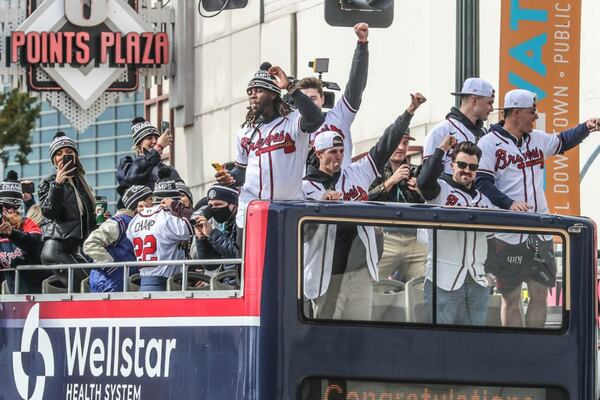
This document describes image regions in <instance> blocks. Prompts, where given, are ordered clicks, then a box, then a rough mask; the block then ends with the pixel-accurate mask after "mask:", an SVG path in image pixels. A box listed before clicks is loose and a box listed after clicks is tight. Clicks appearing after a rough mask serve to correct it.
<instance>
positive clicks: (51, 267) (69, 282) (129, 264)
mask: <svg viewBox="0 0 600 400" xmlns="http://www.w3.org/2000/svg"><path fill="white" fill-rule="evenodd" d="M180 264H181V267H182V268H181V283H182V284H181V288H182V291H185V288H186V282H187V275H188V270H187V267H188V266H190V265H222V264H240V265H241V264H242V259H241V258H221V259H210V260H162V261H125V262H106V263H87V264H52V265H19V266H17V267H16V268H10V269H4V270H2V271H4V272H9V271H14V272H15V294H19V273H20V271H44V270H56V269H66V270H67V293H69V294H70V293H73V270H74V269H92V268H101V269H105V268H123V292H127V281H128V279H129V269H130V268H135V267H138V268H143V267H158V266H161V265H180Z"/></svg>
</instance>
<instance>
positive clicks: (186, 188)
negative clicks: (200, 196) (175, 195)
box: [175, 179, 194, 204]
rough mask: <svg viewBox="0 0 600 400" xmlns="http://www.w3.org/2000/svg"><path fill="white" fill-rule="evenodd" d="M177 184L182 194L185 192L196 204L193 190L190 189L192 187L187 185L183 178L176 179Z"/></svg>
mask: <svg viewBox="0 0 600 400" xmlns="http://www.w3.org/2000/svg"><path fill="white" fill-rule="evenodd" d="M175 184H176V185H177V189H178V190H179V194H182V193H183V194H185V195H186V196H187V197H189V198H190V201H191V202H192V204H194V198H193V197H192V191H191V190H190V187H189V186H188V185H186V184H185V182H184V181H183V180H181V179H180V180H178V181H176V182H175Z"/></svg>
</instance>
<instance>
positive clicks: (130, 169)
mask: <svg viewBox="0 0 600 400" xmlns="http://www.w3.org/2000/svg"><path fill="white" fill-rule="evenodd" d="M162 167H168V168H170V170H171V179H173V180H178V179H181V178H180V177H179V174H178V173H177V171H176V170H175V168H171V167H169V166H168V165H165V164H163V163H162V162H161V161H160V154H159V153H158V151H156V150H154V149H152V150H150V151H144V155H143V156H136V157H135V158H133V157H131V156H125V157H123V158H122V159H121V160H120V161H119V165H118V166H117V182H118V184H119V186H118V187H117V193H119V195H121V196H123V194H124V193H125V191H126V190H127V189H129V188H130V187H132V186H133V185H144V186H148V187H149V188H150V189H151V190H154V184H155V183H156V181H157V180H158V170H159V169H161V168H162Z"/></svg>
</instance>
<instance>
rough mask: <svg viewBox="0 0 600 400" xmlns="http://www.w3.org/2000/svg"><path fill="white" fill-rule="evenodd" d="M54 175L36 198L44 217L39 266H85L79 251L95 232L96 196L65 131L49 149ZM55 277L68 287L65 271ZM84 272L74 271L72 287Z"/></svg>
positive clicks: (42, 184)
mask: <svg viewBox="0 0 600 400" xmlns="http://www.w3.org/2000/svg"><path fill="white" fill-rule="evenodd" d="M48 153H49V155H50V160H51V161H52V164H54V167H55V168H56V173H54V174H52V175H50V176H47V177H46V178H44V179H43V180H42V182H41V183H40V187H39V191H38V196H39V198H40V207H41V209H42V214H43V216H44V218H45V219H44V221H43V223H42V231H43V237H44V245H43V247H42V254H41V258H42V263H44V264H45V265H51V264H73V263H87V260H86V258H85V257H84V256H83V253H82V251H81V245H82V244H83V241H84V240H85V239H86V238H87V237H88V235H89V234H90V232H91V231H93V230H94V229H96V214H95V206H94V205H95V197H94V193H93V192H92V189H91V187H90V185H88V183H87V181H86V180H85V169H84V167H83V164H82V163H81V160H80V159H79V155H78V153H77V145H76V143H75V142H74V141H73V139H71V138H69V137H68V136H66V135H65V134H64V132H60V131H59V132H57V133H56V135H54V140H53V141H52V143H51V144H50V148H49V149H48ZM54 274H55V275H56V276H57V277H58V278H59V279H60V280H61V282H62V284H63V285H65V287H66V285H67V271H66V270H64V271H63V270H56V271H54ZM85 276H86V273H85V272H84V271H83V270H75V271H74V282H73V288H78V287H79V284H80V282H81V281H82V280H83V279H84V278H85Z"/></svg>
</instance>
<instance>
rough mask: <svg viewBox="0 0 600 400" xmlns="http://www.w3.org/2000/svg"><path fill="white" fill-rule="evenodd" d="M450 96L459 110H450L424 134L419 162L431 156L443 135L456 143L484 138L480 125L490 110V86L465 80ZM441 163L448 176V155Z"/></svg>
mask: <svg viewBox="0 0 600 400" xmlns="http://www.w3.org/2000/svg"><path fill="white" fill-rule="evenodd" d="M451 94H452V95H454V96H460V109H458V108H456V107H452V108H451V109H450V113H448V115H446V119H445V120H444V121H442V122H440V123H439V124H437V125H436V126H434V127H433V129H432V130H431V131H430V132H429V133H428V134H427V136H426V137H425V146H424V147H423V161H425V160H426V159H427V158H428V157H430V156H431V155H432V154H433V153H434V152H435V150H436V149H437V148H438V146H439V145H440V143H441V142H442V140H444V138H445V137H446V136H447V135H452V136H454V137H455V138H456V142H457V143H460V142H465V141H466V142H472V143H475V144H477V142H478V141H479V139H480V138H481V137H483V135H485V132H486V131H485V129H484V128H483V122H484V121H485V120H487V118H488V116H489V115H490V113H491V112H492V110H493V109H494V98H495V91H494V88H493V87H492V85H491V84H490V83H489V82H487V81H485V80H483V79H481V78H469V79H467V80H465V82H464V84H463V87H462V90H461V91H460V92H454V93H451ZM443 162H444V171H443V172H444V173H446V174H448V175H452V157H451V151H450V152H448V154H446V156H445V157H444V158H443Z"/></svg>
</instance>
